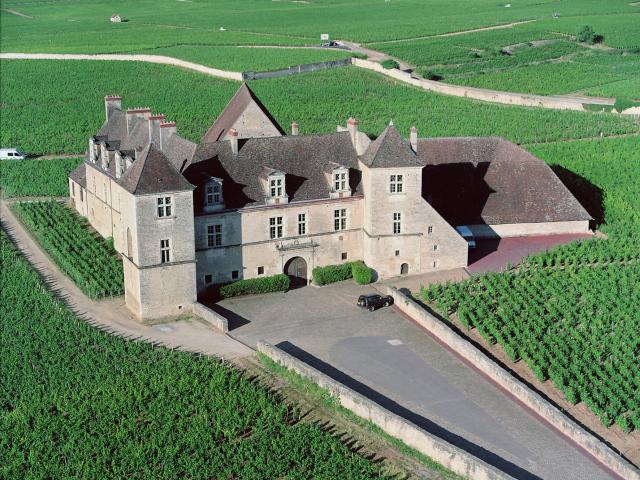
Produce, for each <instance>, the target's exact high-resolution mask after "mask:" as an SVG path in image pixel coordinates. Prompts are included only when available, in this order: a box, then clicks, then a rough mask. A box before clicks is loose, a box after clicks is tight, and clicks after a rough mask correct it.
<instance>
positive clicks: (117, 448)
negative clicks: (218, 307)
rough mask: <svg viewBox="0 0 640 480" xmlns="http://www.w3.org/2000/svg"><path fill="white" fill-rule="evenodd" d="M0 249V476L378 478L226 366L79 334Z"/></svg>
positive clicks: (78, 324) (24, 267)
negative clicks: (0, 327)
mask: <svg viewBox="0 0 640 480" xmlns="http://www.w3.org/2000/svg"><path fill="white" fill-rule="evenodd" d="M0 247H1V248H0V260H1V262H2V272H3V274H2V275H1V276H0V300H1V301H0V317H1V318H2V327H3V335H2V337H1V338H2V340H0V355H2V359H3V361H2V364H1V367H0V373H1V378H2V389H1V390H0V392H1V393H0V402H1V404H2V413H1V414H0V420H1V422H2V431H3V435H2V439H1V440H0V455H1V456H2V458H3V461H2V465H1V466H0V476H2V477H3V478H7V479H18V478H26V477H30V478H125V477H126V478H139V479H147V478H148V479H154V480H157V479H171V480H173V479H175V478H202V479H205V478H247V479H251V478H255V479H258V478H292V479H293V478H299V479H303V478H340V479H365V478H380V477H381V476H383V474H382V473H381V469H382V466H381V465H380V464H377V463H373V462H372V461H370V460H368V459H365V458H364V457H361V456H359V455H357V454H356V453H353V452H352V451H350V450H349V448H348V447H347V446H345V445H344V444H342V443H341V442H340V440H339V439H337V438H335V437H333V436H332V435H331V434H330V433H328V432H327V431H325V430H323V429H322V427H321V426H320V425H317V424H310V423H305V422H301V421H300V416H299V413H298V412H297V411H296V409H295V408H294V407H292V406H290V405H287V404H285V402H284V401H283V400H282V399H281V398H279V397H278V396H277V395H276V394H275V393H272V392H270V391H269V390H268V389H266V388H264V387H262V386H261V385H260V384H259V383H257V382H255V381H253V380H252V379H250V378H249V377H248V376H247V375H245V374H243V373H242V372H240V371H238V370H236V369H234V368H233V367H230V366H228V365H227V364H223V363H222V362H220V361H219V360H217V359H215V358H210V357H202V356H196V355H191V354H189V353H185V352H180V351H174V350H168V349H165V348H161V347H160V348H158V347H156V348H154V347H153V346H151V345H149V344H146V343H142V342H133V341H127V340H124V339H121V338H118V337H114V336H111V335H108V334H106V333H103V332H101V331H99V330H97V329H95V328H93V327H91V326H89V325H88V324H86V323H85V322H83V321H81V320H79V319H78V318H76V317H75V316H74V315H73V314H72V313H71V312H70V311H69V310H67V308H66V307H65V306H64V305H63V304H61V303H60V302H59V301H58V300H57V299H55V298H54V297H53V295H52V294H51V293H50V292H49V291H47V289H46V287H45V285H44V284H43V283H42V281H41V280H40V278H39V277H38V275H37V274H36V273H35V272H34V271H33V270H32V269H31V266H30V265H29V264H28V263H27V262H26V260H25V259H24V258H23V257H22V256H21V255H20V254H19V253H18V252H17V251H16V250H15V249H14V247H13V245H12V244H11V242H10V240H9V239H8V238H7V236H6V235H5V234H4V232H0Z"/></svg>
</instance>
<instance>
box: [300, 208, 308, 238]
mask: <svg viewBox="0 0 640 480" xmlns="http://www.w3.org/2000/svg"><path fill="white" fill-rule="evenodd" d="M306 234H307V214H306V213H299V214H298V235H306Z"/></svg>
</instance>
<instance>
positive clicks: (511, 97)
mask: <svg viewBox="0 0 640 480" xmlns="http://www.w3.org/2000/svg"><path fill="white" fill-rule="evenodd" d="M351 63H352V64H353V65H355V66H357V67H360V68H366V69H367V70H373V71H374V72H378V73H382V74H383V75H386V76H388V77H392V78H395V79H396V80H400V81H401V82H404V83H408V84H410V85H413V86H415V87H418V88H422V89H424V90H431V91H433V92H438V93H442V94H444V95H451V96H455V97H464V98H473V99H476V100H483V101H485V102H492V103H503V104H506V105H520V106H525V107H544V108H553V109H560V110H579V111H583V112H584V111H585V109H584V107H583V105H582V104H583V103H589V104H599V105H613V104H614V103H615V100H614V99H601V98H593V99H591V98H573V97H551V96H544V95H528V94H524V93H513V92H501V91H497V90H486V89H483V88H474V87H465V86H462V85H451V84H447V83H442V82H436V81H434V80H427V79H424V78H416V77H413V76H412V75H411V74H410V73H407V72H403V71H402V70H398V69H395V68H391V69H386V68H384V67H383V66H382V65H380V64H379V63H376V62H372V61H371V60H362V59H359V58H355V57H354V58H352V59H351ZM625 113H626V112H625ZM629 113H632V112H629Z"/></svg>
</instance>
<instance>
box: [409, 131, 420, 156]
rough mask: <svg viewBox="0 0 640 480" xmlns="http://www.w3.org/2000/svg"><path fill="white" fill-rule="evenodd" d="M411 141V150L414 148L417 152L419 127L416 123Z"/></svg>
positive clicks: (410, 135) (411, 134) (411, 133)
mask: <svg viewBox="0 0 640 480" xmlns="http://www.w3.org/2000/svg"><path fill="white" fill-rule="evenodd" d="M409 141H410V142H411V150H413V151H414V152H415V153H418V129H417V128H416V126H415V125H414V126H413V127H411V132H410V134H409Z"/></svg>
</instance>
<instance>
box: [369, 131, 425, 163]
mask: <svg viewBox="0 0 640 480" xmlns="http://www.w3.org/2000/svg"><path fill="white" fill-rule="evenodd" d="M362 162H363V163H364V164H365V165H367V166H368V167H369V168H393V167H422V166H423V163H422V162H420V160H419V159H418V158H417V157H416V154H415V153H414V151H413V150H412V149H411V144H410V143H409V141H407V140H405V139H404V138H402V137H401V136H400V134H399V133H398V131H397V130H396V128H395V127H394V126H393V125H389V126H388V127H387V128H385V129H384V132H382V134H381V135H380V136H379V137H378V138H376V139H375V140H374V141H373V142H371V145H369V148H367V151H366V152H364V155H362Z"/></svg>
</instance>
